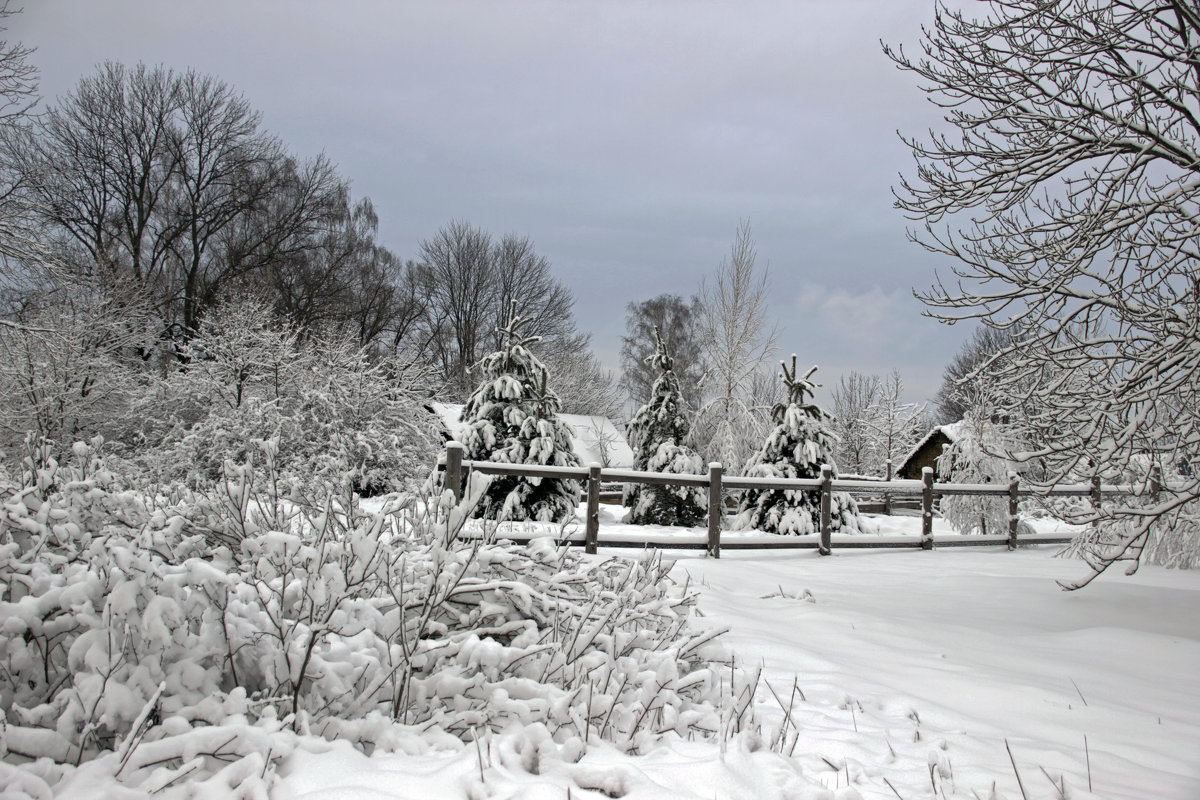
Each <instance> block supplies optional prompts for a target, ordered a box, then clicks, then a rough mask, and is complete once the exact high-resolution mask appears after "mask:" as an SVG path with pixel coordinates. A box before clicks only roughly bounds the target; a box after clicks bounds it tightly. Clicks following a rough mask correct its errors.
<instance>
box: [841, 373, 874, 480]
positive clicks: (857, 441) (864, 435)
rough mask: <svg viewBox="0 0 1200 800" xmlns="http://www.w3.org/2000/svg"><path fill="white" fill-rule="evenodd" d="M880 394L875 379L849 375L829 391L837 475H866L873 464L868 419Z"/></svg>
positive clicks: (869, 376) (860, 374)
mask: <svg viewBox="0 0 1200 800" xmlns="http://www.w3.org/2000/svg"><path fill="white" fill-rule="evenodd" d="M882 390H883V385H882V381H880V379H879V376H878V375H863V374H862V373H859V372H851V373H850V374H849V375H843V376H842V377H841V379H840V380H838V382H837V385H835V386H834V387H833V389H832V390H831V391H830V393H829V396H830V400H831V402H832V404H833V419H832V420H831V423H830V428H831V429H832V430H831V432H832V433H833V435H834V436H836V437H837V442H836V444H835V445H834V451H833V452H834V458H835V459H836V460H837V467H838V470H839V471H840V472H843V473H850V474H853V475H868V474H870V473H871V472H873V471H874V469H875V464H876V461H877V452H876V447H875V444H876V441H875V432H874V431H873V430H872V428H871V424H870V422H871V416H872V414H873V412H874V409H875V406H876V404H877V403H878V402H879V398H880V395H881V393H882Z"/></svg>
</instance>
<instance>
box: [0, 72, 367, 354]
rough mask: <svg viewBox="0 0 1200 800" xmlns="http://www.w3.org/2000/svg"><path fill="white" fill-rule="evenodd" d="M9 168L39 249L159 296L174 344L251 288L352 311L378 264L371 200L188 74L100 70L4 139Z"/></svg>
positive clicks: (299, 307)
mask: <svg viewBox="0 0 1200 800" xmlns="http://www.w3.org/2000/svg"><path fill="white" fill-rule="evenodd" d="M0 159H2V163H3V166H4V168H5V169H6V170H7V172H8V173H9V174H11V175H14V176H17V178H18V181H19V184H18V185H19V187H20V191H21V193H22V197H23V199H24V200H25V202H26V204H27V207H28V208H29V209H30V213H31V215H32V219H33V220H34V221H35V222H37V223H38V225H39V227H40V230H41V231H42V234H43V241H44V243H45V244H46V245H47V246H48V247H53V248H54V250H55V251H56V254H57V255H58V256H59V257H60V258H61V259H62V260H63V261H64V262H65V264H66V266H67V267H69V268H71V269H73V271H74V273H75V275H76V276H86V277H88V278H89V279H92V280H96V281H99V282H100V283H101V284H103V285H106V286H109V287H118V286H120V287H133V288H134V289H135V290H136V291H137V292H139V293H141V294H144V295H145V296H147V297H149V298H151V299H152V300H153V302H154V303H155V305H156V307H157V310H158V314H159V316H160V318H161V321H162V326H163V330H164V336H165V337H167V338H172V339H176V340H179V339H186V338H188V337H189V336H191V335H193V334H194V333H195V331H196V330H198V327H199V324H200V321H201V319H202V318H203V316H204V313H205V312H206V310H207V309H209V308H210V307H212V306H213V305H215V304H216V303H218V302H219V301H220V300H221V299H222V298H223V297H225V296H227V295H229V294H230V293H231V292H235V291H239V290H241V289H243V288H245V286H246V285H252V286H266V287H270V288H272V289H273V290H275V291H276V292H277V294H278V295H279V297H280V298H281V304H282V306H283V307H282V308H281V309H280V310H281V311H287V312H296V313H300V314H302V315H303V314H312V313H313V312H314V310H322V313H324V311H323V309H326V308H327V307H328V306H329V305H330V304H331V303H336V304H338V305H346V304H347V303H351V304H352V303H353V302H355V298H354V297H353V296H350V295H348V290H349V289H350V288H353V286H354V282H353V280H351V278H352V277H353V276H354V275H355V274H356V273H357V272H361V271H362V270H363V269H368V271H369V268H370V265H369V264H368V265H366V266H364V265H363V264H361V263H360V262H361V260H362V259H363V258H366V259H367V260H368V261H369V260H370V258H371V257H372V255H377V253H375V252H374V251H373V248H374V242H373V240H372V239H371V234H373V232H374V224H375V221H374V218H373V212H372V211H371V209H370V208H369V204H368V205H367V206H365V207H364V206H363V205H362V204H359V205H358V206H357V207H355V205H354V204H352V203H351V201H350V197H349V190H348V186H347V184H346V182H345V181H344V180H343V179H342V178H341V177H339V176H338V175H337V173H336V171H335V170H334V168H333V166H332V164H330V163H329V161H328V160H327V159H325V158H324V157H323V156H320V157H317V158H315V159H312V160H309V161H304V162H302V161H298V160H297V159H295V158H293V157H292V156H290V155H289V154H288V153H287V152H286V150H285V149H284V147H283V145H282V143H281V142H280V141H279V140H278V139H277V138H276V137H274V136H272V135H270V134H268V133H267V132H265V131H264V130H263V129H262V127H261V124H260V116H259V114H258V113H257V112H256V111H254V110H253V109H252V108H251V107H250V105H249V103H248V102H247V101H246V99H245V98H244V97H242V96H241V95H240V94H238V93H237V92H236V91H235V90H234V89H233V88H232V87H230V86H229V85H228V84H225V83H223V82H222V81H219V80H217V79H215V78H212V77H210V76H206V75H202V74H199V73H197V72H194V71H191V70H188V71H186V72H183V73H176V72H174V71H171V70H168V69H165V68H163V67H154V68H151V67H146V66H144V65H139V66H137V67H134V68H126V67H124V66H122V65H120V64H116V63H111V62H110V63H107V64H104V65H103V66H101V67H100V68H99V70H98V71H97V72H96V73H95V74H94V75H91V76H88V77H85V78H84V79H82V80H81V81H80V82H79V84H78V85H77V86H76V88H75V89H74V90H73V91H72V92H70V93H68V94H67V95H66V96H65V97H63V98H62V99H61V100H60V101H59V103H58V104H57V105H56V106H54V107H51V108H50V109H48V110H47V111H46V112H45V113H44V114H42V115H40V116H38V117H37V118H35V119H32V120H31V121H29V123H28V124H26V125H23V126H20V127H18V128H10V129H7V130H4V131H3V136H2V137H0ZM347 249H349V251H350V252H349V254H347V252H346V251H347ZM297 287H301V288H303V289H304V291H306V292H308V293H309V294H310V295H311V297H305V298H300V299H297V298H296V297H294V294H295V290H296V289H297ZM322 293H324V294H322ZM331 298H332V299H331ZM326 316H327V314H326Z"/></svg>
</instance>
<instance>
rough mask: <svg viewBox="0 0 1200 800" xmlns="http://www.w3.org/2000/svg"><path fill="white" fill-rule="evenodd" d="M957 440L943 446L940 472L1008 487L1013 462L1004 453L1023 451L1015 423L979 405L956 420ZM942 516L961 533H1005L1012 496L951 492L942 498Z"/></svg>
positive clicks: (962, 479) (946, 476) (960, 479)
mask: <svg viewBox="0 0 1200 800" xmlns="http://www.w3.org/2000/svg"><path fill="white" fill-rule="evenodd" d="M952 428H953V430H954V441H953V442H951V443H950V444H948V445H946V446H945V447H944V448H943V449H942V455H941V456H940V457H939V458H938V474H939V476H940V477H941V478H942V480H947V481H953V482H954V483H992V484H996V485H997V486H1007V485H1008V482H1009V473H1010V472H1012V470H1013V462H1012V461H1011V460H1009V458H1007V457H1005V455H1004V454H1006V453H1012V452H1014V451H1017V450H1019V449H1020V448H1019V447H1018V446H1017V442H1016V441H1015V440H1014V439H1013V430H1012V426H1010V425H1006V424H1003V423H1001V422H998V421H996V419H995V418H994V416H993V414H992V413H991V411H989V410H988V408H987V407H986V406H984V405H981V404H977V405H975V406H973V407H970V408H968V409H967V413H966V416H965V417H963V419H962V421H960V422H957V423H954V424H953V426H952ZM941 512H942V516H943V517H944V518H945V519H946V521H947V522H949V523H950V525H951V526H953V528H954V529H955V530H957V531H958V532H959V533H972V532H975V533H980V534H985V535H986V534H995V535H1001V534H1006V533H1007V532H1008V498H1007V497H986V496H983V495H951V496H949V497H943V498H942V500H941Z"/></svg>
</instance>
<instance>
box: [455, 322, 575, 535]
mask: <svg viewBox="0 0 1200 800" xmlns="http://www.w3.org/2000/svg"><path fill="white" fill-rule="evenodd" d="M528 323H529V320H528V319H526V318H523V317H520V316H518V314H517V301H516V300H513V301H512V309H511V313H510V316H509V320H508V324H507V325H506V326H504V327H503V328H500V329H499V331H500V333H502V334H503V336H504V346H503V348H502V349H500V350H497V351H496V352H494V353H492V354H491V355H488V356H485V357H484V358H483V360H482V361H480V362H479V366H478V368H477V369H478V370H479V371H480V373H481V374H482V377H483V380H482V382H481V383H480V384H479V386H478V387H477V388H476V389H475V391H474V392H472V393H471V396H470V397H469V398H468V399H467V404H466V406H465V407H464V408H463V412H462V418H463V423H464V431H463V442H462V443H463V446H464V448H465V450H466V452H465V456H466V458H468V459H470V460H472V461H495V462H498V463H503V464H537V465H541V466H551V467H578V466H580V463H579V458H578V457H577V456H576V455H575V451H574V450H573V449H572V448H571V439H572V436H573V432H572V431H571V427H570V426H569V425H567V424H566V423H565V422H563V421H562V420H560V419H559V418H558V416H557V414H558V410H559V407H560V405H559V400H558V397H557V396H556V395H555V394H554V392H552V391H551V390H550V388H549V385H548V376H547V370H546V367H545V365H543V364H542V362H541V361H539V360H538V359H537V357H535V356H534V355H533V353H531V352H530V351H529V345H530V344H532V343H534V342H536V341H538V338H539V337H536V336H530V337H526V336H524V335H523V333H522V330H523V329H524V328H525V326H526V325H527V324H528ZM578 498H579V482H578V481H574V480H563V479H560V478H526V477H520V476H515V475H497V476H494V477H493V478H492V482H491V484H490V485H489V486H488V489H487V492H486V494H485V495H484V496H483V498H482V499H481V500H480V502H479V505H478V506H477V507H476V514H477V515H478V516H480V517H484V518H487V519H506V520H537V521H541V522H564V521H566V520H569V519H570V518H571V516H572V515H573V514H574V513H575V505H576V503H577V500H578Z"/></svg>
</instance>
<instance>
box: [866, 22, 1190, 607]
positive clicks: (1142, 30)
mask: <svg viewBox="0 0 1200 800" xmlns="http://www.w3.org/2000/svg"><path fill="white" fill-rule="evenodd" d="M974 13H975V11H974V9H972V10H971V11H970V12H966V11H956V10H950V9H947V8H945V7H944V6H939V7H938V8H937V10H936V15H935V20H934V24H933V27H932V28H930V29H928V30H927V31H926V32H925V38H924V41H923V42H922V51H923V57H921V58H920V59H915V60H914V59H912V58H910V57H908V56H907V55H905V54H904V53H903V51H899V50H892V49H890V48H885V50H886V51H887V53H888V55H890V56H891V57H892V58H893V60H895V61H896V63H897V64H898V65H899V66H900V67H901V68H903V69H905V70H908V71H911V72H913V73H914V74H915V75H916V76H917V77H918V78H919V79H920V80H921V81H922V83H923V86H924V89H925V91H926V92H927V93H928V94H929V95H930V97H931V99H932V100H933V102H934V103H936V104H938V105H940V106H942V107H943V108H945V109H947V111H946V119H947V121H948V122H949V123H950V124H952V125H953V126H955V127H956V128H957V129H958V134H957V135H956V136H953V137H951V136H945V135H932V136H931V137H930V138H929V139H928V140H926V141H918V140H915V139H913V140H908V144H909V146H910V147H911V148H912V150H913V153H914V155H915V157H916V160H917V172H916V176H915V178H914V179H912V180H905V181H903V183H902V184H901V186H900V187H899V189H898V190H897V198H898V199H897V205H898V207H899V208H901V209H902V210H904V211H905V212H906V213H907V214H909V215H910V216H911V217H912V218H913V219H916V220H921V221H923V222H924V229H923V231H922V232H920V233H918V234H914V237H915V238H916V239H918V241H920V242H921V243H922V244H923V245H924V246H925V247H927V248H928V249H930V250H931V251H933V252H936V253H943V254H946V255H949V256H951V257H953V258H954V259H955V260H956V264H955V266H954V267H953V270H954V273H955V276H956V279H955V280H954V281H949V282H945V281H941V280H939V281H938V283H937V284H936V285H935V286H934V287H933V288H932V289H931V290H930V291H928V292H927V293H925V294H924V295H923V299H924V300H925V302H926V303H927V304H928V306H929V312H928V313H929V314H930V315H932V316H934V317H936V318H938V319H942V320H945V321H954V320H959V319H965V318H978V319H982V320H983V321H984V323H985V324H987V325H989V326H991V327H993V328H997V329H999V330H1007V331H1015V330H1019V331H1020V332H1021V336H1020V340H1019V341H1017V342H1013V343H1011V344H1009V345H1007V346H1005V347H1004V348H1002V349H1001V350H1000V351H999V352H998V353H996V354H995V355H993V356H992V357H990V358H988V359H986V360H985V361H984V362H983V363H982V364H981V365H980V366H979V367H978V368H977V369H976V370H975V372H982V371H985V370H987V371H989V372H990V373H991V375H992V377H993V380H994V381H995V382H996V386H997V388H998V390H999V391H998V392H997V396H998V398H999V402H1000V403H1002V404H1007V405H1009V406H1010V407H1016V406H1020V407H1021V408H1022V409H1023V410H1025V411H1026V412H1027V414H1026V415H1025V418H1023V419H1022V420H1021V422H1022V424H1023V425H1024V426H1025V427H1026V428H1027V430H1028V432H1029V434H1030V435H1029V436H1028V437H1027V438H1028V440H1029V441H1031V442H1034V443H1035V444H1033V445H1030V448H1029V450H1027V451H1025V452H1023V453H1019V454H1017V455H1018V456H1019V459H1020V460H1022V461H1026V462H1029V461H1039V462H1040V463H1041V464H1042V465H1044V467H1045V470H1046V471H1045V477H1044V480H1043V481H1042V482H1044V483H1046V484H1052V483H1059V482H1064V481H1066V482H1073V481H1076V480H1080V479H1083V478H1086V477H1088V476H1089V475H1093V474H1097V473H1105V474H1118V473H1121V472H1125V471H1127V470H1129V469H1130V468H1131V467H1133V466H1135V465H1137V464H1143V465H1148V466H1149V467H1150V469H1147V468H1145V467H1143V468H1141V469H1140V470H1137V471H1136V474H1138V475H1140V480H1141V481H1142V482H1143V485H1144V486H1145V487H1146V490H1147V491H1146V495H1145V496H1144V497H1143V498H1142V499H1140V500H1136V501H1134V502H1122V503H1112V504H1107V503H1106V504H1104V507H1103V508H1102V509H1097V510H1094V511H1089V512H1087V513H1085V514H1079V515H1077V516H1076V518H1075V519H1076V521H1079V522H1092V523H1095V524H1097V525H1100V526H1102V529H1103V530H1102V535H1103V536H1104V537H1108V539H1107V544H1102V545H1101V546H1099V547H1098V548H1096V549H1094V550H1091V551H1089V552H1088V553H1087V558H1088V560H1089V563H1090V564H1091V565H1092V567H1093V568H1094V572H1093V574H1092V576H1090V577H1088V578H1086V579H1084V580H1081V581H1078V582H1075V583H1072V584H1069V588H1075V587H1078V586H1081V585H1085V584H1086V583H1087V582H1088V581H1090V580H1091V577H1094V575H1095V574H1099V573H1100V572H1102V571H1103V570H1104V569H1106V568H1107V567H1108V566H1109V565H1111V564H1112V563H1114V562H1116V561H1118V560H1128V561H1130V562H1131V564H1130V566H1131V568H1136V566H1137V563H1138V561H1139V559H1140V558H1141V556H1142V552H1143V549H1144V548H1145V546H1146V543H1147V541H1148V540H1149V541H1151V542H1155V541H1159V540H1160V539H1161V538H1162V537H1164V536H1165V537H1166V538H1168V539H1171V538H1173V539H1175V540H1177V541H1190V542H1191V543H1192V544H1191V545H1190V547H1187V548H1183V549H1182V550H1183V552H1182V554H1181V555H1176V556H1175V558H1176V561H1175V563H1177V564H1179V565H1181V566H1187V565H1188V564H1194V563H1197V562H1198V561H1200V552H1198V551H1200V544H1197V543H1200V536H1198V535H1197V532H1198V531H1197V510H1196V509H1197V505H1198V499H1200V478H1198V477H1196V476H1194V475H1193V476H1186V475H1175V476H1170V475H1169V472H1167V471H1166V470H1167V468H1169V467H1170V465H1173V464H1176V463H1178V462H1179V461H1180V460H1181V459H1185V460H1186V459H1188V458H1194V455H1195V454H1196V453H1197V452H1200V403H1198V402H1197V398H1200V334H1197V331H1198V330H1200V279H1197V275H1200V262H1198V259H1200V252H1198V249H1197V242H1198V241H1200V238H1198V237H1197V235H1196V234H1197V231H1198V229H1200V222H1198V220H1200V108H1198V107H1197V104H1196V98H1197V96H1200V60H1198V59H1197V56H1196V52H1197V51H1196V48H1197V43H1198V42H1200V11H1198V10H1197V8H1196V6H1195V4H1194V3H1192V2H1184V1H1183V0H1153V1H1152V0H1142V1H1140V2H1134V1H1133V0H1118V1H1117V2H1100V0H1071V1H1066V0H1062V1H1060V2H1042V0H998V1H997V2H992V3H989V4H988V5H987V11H986V12H985V13H986V14H987V16H983V17H975V16H973V14H974ZM1155 466H1157V467H1158V468H1159V469H1160V470H1163V471H1164V475H1165V478H1164V480H1163V481H1161V483H1162V484H1164V486H1163V488H1161V491H1160V492H1159V493H1158V494H1157V495H1156V496H1154V495H1153V493H1152V492H1151V491H1150V489H1151V488H1155V487H1151V485H1150V482H1151V477H1152V474H1153V471H1154V470H1153V467H1155ZM1152 530H1153V531H1154V536H1153V537H1152V536H1151V532H1152ZM1172 552H1174V553H1176V554H1179V553H1180V550H1173V551H1172Z"/></svg>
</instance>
